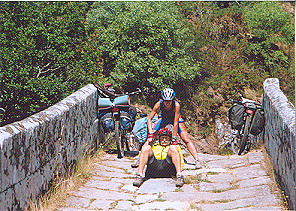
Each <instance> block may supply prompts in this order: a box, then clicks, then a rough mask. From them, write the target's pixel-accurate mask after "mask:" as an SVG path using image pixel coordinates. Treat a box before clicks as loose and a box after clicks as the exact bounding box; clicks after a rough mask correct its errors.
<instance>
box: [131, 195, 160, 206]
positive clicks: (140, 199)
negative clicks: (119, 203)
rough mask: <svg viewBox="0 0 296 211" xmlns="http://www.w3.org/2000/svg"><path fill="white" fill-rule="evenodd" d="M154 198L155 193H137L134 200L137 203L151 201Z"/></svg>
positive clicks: (156, 196)
mask: <svg viewBox="0 0 296 211" xmlns="http://www.w3.org/2000/svg"><path fill="white" fill-rule="evenodd" d="M156 199H158V195H157V194H154V195H139V196H137V197H136V199H135V202H136V203H137V204H140V203H147V202H152V201H155V200H156Z"/></svg>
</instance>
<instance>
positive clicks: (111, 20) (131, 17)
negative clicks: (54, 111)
mask: <svg viewBox="0 0 296 211" xmlns="http://www.w3.org/2000/svg"><path fill="white" fill-rule="evenodd" d="M283 4H285V3H279V2H248V1H246V2H244V1H242V2H212V1H204V2H203V1H197V2H94V3H93V2H90V3H88V2H1V3H0V6H1V7H0V16H1V19H0V29H1V35H0V39H1V46H0V54H1V55H0V56H1V58H2V59H1V61H0V85H1V90H0V107H1V108H3V109H4V110H5V112H2V111H0V121H1V125H4V124H7V123H10V122H13V121H16V120H21V119H23V118H25V117H27V116H29V115H31V114H33V113H35V112H38V111H41V110H43V109H45V108H46V107H48V106H51V105H53V104H54V103H56V102H58V101H59V100H61V99H63V98H65V97H66V96H67V95H69V94H70V93H71V92H74V91H76V90H77V89H78V88H80V87H82V86H84V85H86V84H87V83H92V82H95V81H97V82H99V83H100V84H104V83H105V82H107V81H108V82H111V83H112V84H113V85H114V86H115V88H116V89H117V91H132V90H133V89H134V88H135V87H140V88H141V89H142V90H144V91H145V95H144V96H146V97H145V103H147V104H148V105H150V106H151V105H152V104H154V103H155V101H156V100H157V99H158V98H159V91H160V90H162V89H163V88H164V87H166V86H169V87H172V88H174V89H175V91H176V92H177V98H178V99H177V100H178V101H179V102H180V103H181V105H182V112H183V114H184V115H185V116H186V117H187V120H188V122H190V124H191V125H192V126H194V127H200V129H203V128H204V129H207V130H205V131H210V130H208V128H209V127H210V126H212V125H213V123H214V121H215V119H216V118H217V117H223V116H225V114H226V111H227V108H228V107H229V99H230V98H232V97H235V98H236V97H239V96H240V95H243V96H245V97H250V98H253V99H256V98H257V99H260V97H261V94H262V84H263V82H264V80H265V79H266V78H268V77H277V78H279V79H280V85H281V88H282V90H283V91H284V93H285V94H286V95H287V96H288V98H289V100H291V101H292V102H293V103H294V90H295V89H294V68H295V66H294V61H295V58H294V22H293V18H292V15H291V14H290V13H288V12H286V11H285V10H283V7H282V6H283ZM288 4H293V3H292V2H291V3H288Z"/></svg>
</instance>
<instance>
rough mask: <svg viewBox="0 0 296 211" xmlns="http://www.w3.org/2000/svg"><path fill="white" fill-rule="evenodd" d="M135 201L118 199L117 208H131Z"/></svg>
mask: <svg viewBox="0 0 296 211" xmlns="http://www.w3.org/2000/svg"><path fill="white" fill-rule="evenodd" d="M132 204H133V202H131V201H118V204H117V206H116V207H115V209H118V210H131V208H132Z"/></svg>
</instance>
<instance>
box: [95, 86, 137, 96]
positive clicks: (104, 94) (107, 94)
mask: <svg viewBox="0 0 296 211" xmlns="http://www.w3.org/2000/svg"><path fill="white" fill-rule="evenodd" d="M93 85H94V86H95V87H96V88H97V90H98V91H99V92H100V93H101V94H102V95H103V96H104V97H107V98H113V99H114V98H116V97H119V96H123V95H128V96H130V95H135V94H140V93H141V92H142V91H141V89H140V88H137V91H134V92H131V93H128V92H127V93H126V94H115V93H113V92H110V91H108V90H106V89H103V88H102V87H101V86H100V85H99V84H98V83H94V84H93Z"/></svg>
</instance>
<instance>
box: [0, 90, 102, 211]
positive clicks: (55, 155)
mask: <svg viewBox="0 0 296 211" xmlns="http://www.w3.org/2000/svg"><path fill="white" fill-rule="evenodd" d="M96 101H97V90H96V88H95V87H94V86H93V85H87V86H85V87H83V88H82V89H80V90H78V91H77V92H75V93H73V94H72V95H70V96H69V97H67V98H65V99H64V100H62V101H61V102H59V103H57V104H55V105H54V106H51V107H50V108H48V109H46V110H44V111H41V112H40V113H37V114H34V115H33V116H30V117H28V118H26V119H24V120H22V121H19V122H14V123H12V124H9V125H6V126H4V127H1V128H0V173H1V177H0V207H1V209H4V210H24V209H25V208H26V206H27V205H28V202H29V199H30V197H32V198H33V199H35V198H36V197H37V196H39V195H40V194H41V193H42V192H43V191H46V190H48V188H49V183H50V182H51V181H52V179H53V177H54V175H56V174H66V173H67V172H68V171H69V169H71V167H73V165H74V164H75V163H76V162H77V160H78V158H79V156H81V151H82V150H85V149H90V148H91V147H95V146H96V141H97V129H98V121H95V120H96V118H97V116H96V115H97V111H96Z"/></svg>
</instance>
